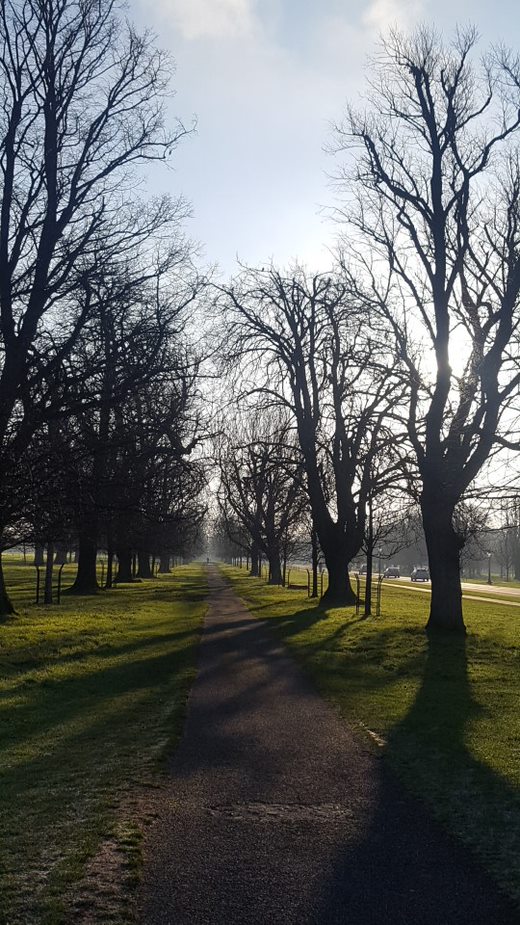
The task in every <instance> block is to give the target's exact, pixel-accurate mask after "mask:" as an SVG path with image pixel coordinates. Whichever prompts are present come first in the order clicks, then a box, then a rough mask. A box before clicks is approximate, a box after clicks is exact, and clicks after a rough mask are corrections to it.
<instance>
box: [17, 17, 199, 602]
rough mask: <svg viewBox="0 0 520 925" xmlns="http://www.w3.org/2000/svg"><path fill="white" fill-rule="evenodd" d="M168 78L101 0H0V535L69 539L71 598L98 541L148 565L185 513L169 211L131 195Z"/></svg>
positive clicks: (157, 148)
mask: <svg viewBox="0 0 520 925" xmlns="http://www.w3.org/2000/svg"><path fill="white" fill-rule="evenodd" d="M170 76H171V62H170V61H169V60H168V58H167V56H165V55H164V54H163V53H162V52H160V51H158V50H157V49H156V48H155V46H154V43H153V41H152V39H151V37H150V36H149V35H148V34H144V35H140V34H138V33H137V32H136V31H135V29H134V28H133V27H132V26H131V25H129V24H128V23H127V22H125V21H124V20H123V19H122V18H121V16H120V12H119V4H118V3H116V2H115V0H92V2H87V3H85V2H83V0H59V2H56V3H54V2H53V3H49V2H47V0H6V2H5V3H3V4H2V14H1V16H0V86H1V91H2V106H1V108H0V171H1V189H0V197H1V199H0V549H1V550H5V549H8V548H10V547H12V546H13V545H15V544H17V543H19V542H21V541H22V540H23V541H25V542H32V543H34V544H35V545H36V547H38V548H39V547H42V546H45V547H46V549H47V560H48V562H49V563H50V564H52V560H53V557H54V556H55V554H56V552H57V551H58V553H59V555H63V552H61V553H60V552H59V550H62V551H63V549H65V548H69V549H70V548H72V547H75V548H76V550H77V558H78V572H77V577H76V580H75V583H74V586H73V589H72V590H73V591H75V592H77V593H92V592H94V591H96V590H97V588H98V581H97V575H96V554H97V550H98V549H99V548H103V549H105V550H106V552H107V556H108V576H107V584H108V585H110V584H111V583H112V581H113V580H115V578H117V579H118V580H120V581H128V580H130V579H131V578H132V577H133V571H132V568H131V560H132V556H133V554H134V553H136V555H137V557H138V574H139V575H140V576H142V577H147V576H148V575H149V574H150V557H151V555H155V556H157V557H159V558H160V560H161V566H162V567H163V569H164V568H166V567H167V563H168V558H169V557H170V556H171V555H172V554H174V553H175V552H178V551H179V550H181V549H182V548H183V544H186V543H189V542H191V540H192V539H193V537H194V535H195V534H196V532H197V530H198V529H199V525H200V522H201V518H202V515H203V509H204V505H203V502H202V500H201V490H202V487H203V471H202V468H201V465H200V463H198V462H197V461H196V459H195V457H196V455H197V454H196V448H197V446H198V444H199V441H200V436H201V429H200V408H199V400H198V385H197V378H198V367H199V361H200V360H199V357H198V356H197V355H196V352H195V351H194V349H193V348H192V347H191V346H190V337H189V334H188V327H187V323H188V320H189V314H190V310H191V309H192V307H193V305H194V303H195V300H196V298H197V295H198V292H199V291H200V287H201V280H200V279H199V278H198V276H197V273H196V271H195V269H194V267H193V263H192V252H191V251H192V249H191V247H190V245H189V243H188V242H187V241H186V240H185V238H184V234H183V220H184V218H185V216H186V214H187V207H186V205H185V203H184V202H183V201H182V199H178V200H172V199H171V198H169V197H164V198H156V199H148V200H145V199H142V198H139V197H138V196H136V193H135V190H136V189H137V190H138V188H139V170H140V169H142V167H143V166H144V165H146V164H147V163H150V162H153V161H157V160H159V161H162V160H166V159H168V158H169V157H170V155H171V153H172V152H173V150H174V149H175V147H176V145H177V144H178V142H179V141H180V139H181V138H182V137H183V136H184V135H185V134H186V129H185V128H184V126H183V125H181V124H178V125H177V126H176V127H175V128H174V130H173V131H169V130H168V129H167V128H166V126H165V123H164V102H165V100H166V98H167V96H168V94H169V80H170ZM116 556H117V572H116V573H115V572H114V568H113V562H114V557H116ZM0 562H1V560H0ZM49 571H50V569H49ZM49 593H50V591H49V588H47V597H48V596H49ZM11 611H12V605H11V602H10V600H9V597H8V593H7V590H6V588H5V582H4V577H3V572H2V570H1V567H0V613H1V614H8V613H9V612H11Z"/></svg>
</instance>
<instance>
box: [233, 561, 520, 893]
mask: <svg viewBox="0 0 520 925" xmlns="http://www.w3.org/2000/svg"><path fill="white" fill-rule="evenodd" d="M225 572H226V574H227V575H228V576H229V577H230V578H231V580H232V582H233V585H234V587H235V589H236V591H237V592H238V593H239V594H240V595H241V596H242V597H243V598H244V599H245V600H246V602H247V604H248V606H249V608H250V609H251V611H252V612H253V613H255V614H256V615H257V616H258V617H261V618H262V619H268V620H269V622H270V624H271V626H272V627H273V629H274V630H275V631H276V632H277V633H278V634H279V635H280V636H281V637H282V638H283V639H284V640H285V642H286V643H287V644H288V645H289V646H290V647H291V649H292V651H293V653H294V654H295V655H296V657H297V658H298V659H299V661H300V662H301V663H302V666H303V667H304V668H305V670H306V671H307V672H308V674H309V675H310V676H311V677H312V679H313V681H314V683H315V684H316V686H317V688H318V689H319V690H320V692H321V693H322V694H323V695H324V696H325V697H327V698H328V699H329V700H331V701H333V702H334V703H335V704H336V705H337V706H338V707H339V709H340V710H341V712H342V714H343V715H344V716H345V718H346V719H348V720H349V721H350V722H351V723H353V724H354V725H358V726H359V729H360V734H362V735H367V730H370V731H372V732H373V733H376V735H377V736H378V737H380V738H382V739H383V740H384V742H385V746H384V754H385V756H386V758H387V760H388V761H389V763H390V764H391V765H392V767H393V768H394V769H395V770H396V771H397V773H398V774H399V775H400V776H401V778H402V779H403V780H404V781H405V782H406V784H407V786H408V787H410V788H411V789H413V790H414V791H415V792H417V793H418V794H420V795H421V796H422V797H423V798H424V799H425V800H426V801H427V802H428V803H429V805H430V807H431V808H432V809H433V810H434V812H435V813H436V815H437V816H438V817H439V818H441V819H442V821H443V822H444V823H445V824H446V825H447V826H448V827H450V828H451V829H452V830H453V831H454V832H455V833H456V834H457V835H458V836H459V837H461V838H462V839H463V840H465V841H466V842H467V843H468V844H469V845H470V846H471V847H472V848H473V850H474V851H475V852H476V853H477V854H478V855H479V857H480V858H481V860H482V861H483V863H484V864H485V865H486V866H487V867H488V868H489V869H490V870H491V872H492V873H493V875H494V876H495V878H496V879H497V881H498V882H499V883H500V884H501V885H502V887H503V888H504V889H505V890H507V891H508V892H509V893H510V894H511V895H513V896H515V897H516V898H517V899H518V900H520V711H519V709H518V705H519V698H518V690H519V669H520V611H517V609H516V608H513V607H507V606H506V605H505V604H501V603H500V602H499V601H497V602H496V603H491V604H490V603H484V602H483V601H482V602H479V601H476V600H467V601H466V602H465V608H464V609H465V620H466V624H467V627H468V637H467V639H466V640H454V639H447V638H441V639H437V640H433V641H430V642H429V641H428V639H427V637H426V634H425V632H424V627H425V624H426V619H427V613H428V605H429V598H428V595H427V594H420V593H418V592H416V591H415V590H413V589H412V588H409V589H407V588H406V587H403V586H399V585H397V584H395V585H390V583H388V584H387V585H386V584H384V585H383V592H382V593H383V598H382V614H381V616H380V617H379V618H377V619H376V618H370V619H368V620H365V619H363V617H362V615H361V614H359V615H357V616H356V613H355V609H354V608H343V609H333V610H322V609H321V608H320V607H319V606H317V605H316V602H315V601H310V600H309V599H308V598H307V595H306V592H305V591H294V590H291V591H288V590H285V589H283V588H272V587H268V586H266V584H265V583H264V582H263V581H260V580H258V579H252V578H249V577H248V576H247V575H246V574H245V570H242V571H241V570H239V569H229V568H225ZM369 741H371V740H370V739H369Z"/></svg>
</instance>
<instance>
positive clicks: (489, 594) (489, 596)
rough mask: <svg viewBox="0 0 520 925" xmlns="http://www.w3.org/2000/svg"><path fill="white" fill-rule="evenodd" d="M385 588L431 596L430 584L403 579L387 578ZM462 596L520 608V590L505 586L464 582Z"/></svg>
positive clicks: (467, 598)
mask: <svg viewBox="0 0 520 925" xmlns="http://www.w3.org/2000/svg"><path fill="white" fill-rule="evenodd" d="M384 584H385V587H389V586H391V585H396V586H398V587H400V588H408V589H409V590H410V591H422V592H423V593H425V594H430V592H431V588H430V582H415V581H411V580H410V579H403V578H386V579H385V581H384ZM462 591H463V592H466V593H463V594H462V597H463V598H464V599H465V600H473V601H488V602H489V603H490V604H496V603H497V601H499V602H500V603H501V604H505V605H507V606H508V607H520V588H507V587H505V586H504V585H478V584H472V583H471V582H469V581H463V582H462ZM468 592H470V593H468ZM508 597H509V598H516V600H505V598H508Z"/></svg>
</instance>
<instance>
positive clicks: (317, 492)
mask: <svg viewBox="0 0 520 925" xmlns="http://www.w3.org/2000/svg"><path fill="white" fill-rule="evenodd" d="M224 302H225V320H226V324H227V326H228V340H227V343H228V360H231V361H232V360H233V359H235V360H238V362H239V366H240V377H241V388H242V390H243V391H244V390H248V391H249V392H254V393H258V394H261V395H262V396H263V400H264V403H265V404H266V406H269V405H271V406H276V407H282V408H284V409H285V411H286V412H287V413H289V414H290V416H291V417H292V419H293V420H294V424H295V429H296V432H297V435H298V441H299V446H300V451H301V454H302V460H303V467H304V472H305V485H306V490H307V492H308V497H309V502H310V507H311V511H312V519H313V523H314V527H315V530H316V534H317V537H318V539H319V544H320V546H321V549H322V551H323V555H324V558H325V561H326V564H327V569H328V573H329V586H328V589H327V591H326V593H325V595H324V599H326V601H327V602H329V603H331V604H334V605H342V604H350V603H353V602H354V601H355V594H354V591H353V589H352V587H351V584H350V578H349V575H348V564H349V562H350V561H351V560H352V559H353V558H354V557H355V556H356V554H357V553H358V551H359V549H360V548H361V546H362V544H363V539H364V535H365V521H366V507H367V499H368V495H369V492H370V491H371V490H373V487H374V486H373V478H372V476H373V472H374V460H375V459H376V457H378V455H379V454H380V453H382V452H384V450H385V448H387V447H388V445H389V442H393V441H394V439H395V437H394V434H393V432H392V430H391V428H390V427H389V423H390V417H391V415H392V409H393V408H394V407H395V404H396V402H398V400H399V398H400V395H401V390H402V387H401V384H400V382H399V380H398V378H397V377H396V376H394V375H393V368H394V367H395V366H396V361H395V360H394V358H393V357H392V356H391V354H390V353H389V352H388V351H387V350H386V349H385V346H384V335H383V333H382V331H381V330H379V331H378V330H377V329H373V328H372V327H371V324H370V316H369V313H368V312H367V311H366V310H365V308H364V306H363V305H360V303H359V302H358V301H357V300H355V299H354V298H353V297H352V292H351V289H350V288H349V286H348V285H347V284H346V283H345V282H344V280H343V279H341V278H337V277H336V278H335V277H334V276H331V275H328V274H315V275H313V276H308V275H307V274H306V273H305V271H304V270H303V269H301V268H296V269H295V271H294V272H293V273H291V274H290V275H284V274H282V273H281V272H279V271H278V270H276V269H275V268H269V269H266V270H264V269H259V270H249V271H246V272H245V273H244V274H243V275H242V277H240V278H239V279H238V280H237V281H236V283H234V284H233V285H232V286H230V287H229V289H228V290H227V291H226V293H225V296H224ZM379 327H381V326H379Z"/></svg>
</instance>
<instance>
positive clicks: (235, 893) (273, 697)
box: [140, 569, 518, 925]
mask: <svg viewBox="0 0 520 925" xmlns="http://www.w3.org/2000/svg"><path fill="white" fill-rule="evenodd" d="M209 581H210V608H209V613H208V616H207V620H206V625H205V631H204V634H203V639H202V644H201V651H200V663H199V673H198V677H197V680H196V682H195V684H194V686H193V688H192V693H191V696H190V702H189V708H188V716H187V721H186V725H185V731H184V736H183V739H182V741H181V743H180V745H179V748H178V749H177V751H176V752H175V754H174V756H173V758H172V761H171V765H170V768H169V783H168V786H167V788H166V791H165V792H161V794H160V796H159V797H158V799H159V805H158V808H157V815H158V818H157V821H156V822H155V823H154V824H153V825H152V826H151V827H150V828H149V829H148V832H147V834H146V837H145V843H144V877H143V883H142V889H141V895H140V922H141V925H202V923H204V925H209V923H211V925H246V923H247V925H296V923H298V925H326V923H327V925H328V923H330V925H332V923H336V925H339V923H342V925H383V923H384V925H412V923H413V925H462V923H464V925H468V923H471V925H490V923H493V925H513V923H515V925H517V923H518V911H516V912H515V911H514V910H513V909H512V908H511V907H510V906H509V904H508V902H507V901H506V900H505V899H503V898H502V897H501V895H500V894H499V893H498V891H497V890H496V888H495V886H494V885H493V883H492V882H491V881H490V880H489V879H488V877H487V876H486V875H485V873H484V872H483V871H482V870H481V868H480V867H479V866H478V864H477V863H476V862H474V861H473V860H472V859H471V858H470V856H469V855H468V854H467V852H466V851H465V850H464V849H463V848H462V847H460V846H459V845H458V844H456V843H455V841H454V840H452V839H451V838H450V837H449V836H448V835H447V834H445V832H444V831H443V830H442V829H441V828H440V827H439V826H438V825H437V824H436V823H435V822H434V821H432V819H431V818H430V817H429V815H428V813H427V812H426V810H425V809H424V807H423V806H422V804H420V803H419V802H418V801H416V800H415V799H413V798H412V797H411V796H409V795H408V794H406V793H405V792H404V790H403V789H402V787H401V786H400V785H399V784H398V783H397V782H396V781H395V779H394V778H393V776H392V775H391V774H390V772H389V771H388V769H387V767H386V764H385V762H384V761H383V760H382V759H381V755H382V752H381V751H380V750H378V749H377V748H376V746H372V744H371V743H368V742H365V741H364V740H362V739H360V738H358V737H357V736H356V735H354V734H353V733H352V732H351V731H350V729H349V728H348V726H347V725H346V723H345V722H344V721H343V720H342V719H341V718H340V716H339V714H338V713H337V712H336V711H335V710H334V708H333V707H331V706H330V705H328V704H326V703H325V702H324V701H323V700H322V699H321V698H320V697H319V696H318V695H317V694H316V693H315V691H314V690H313V688H312V687H311V686H310V684H309V683H308V681H307V680H306V679H305V677H304V676H303V675H302V673H301V671H300V670H299V668H298V667H297V666H296V664H295V663H294V661H293V660H292V658H291V657H290V656H289V655H288V653H287V651H286V650H285V649H284V648H283V647H281V646H280V645H279V643H278V642H277V641H275V639H274V638H273V636H272V635H271V631H270V630H269V628H268V626H267V625H266V624H265V623H264V622H262V621H260V620H257V619H255V618H254V617H252V616H251V614H250V613H249V612H248V611H247V610H246V608H245V607H244V606H243V604H242V603H241V602H240V601H239V599H238V598H237V597H236V596H235V594H234V593H233V592H232V590H231V589H230V588H229V587H228V586H227V585H226V584H225V583H224V582H223V580H222V579H221V578H220V576H219V575H218V573H217V572H216V570H214V569H211V570H210V575H209Z"/></svg>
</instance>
